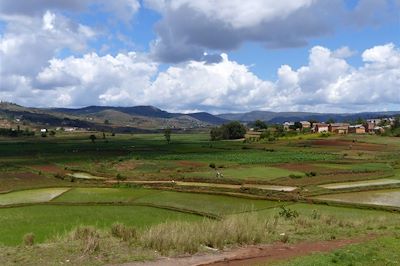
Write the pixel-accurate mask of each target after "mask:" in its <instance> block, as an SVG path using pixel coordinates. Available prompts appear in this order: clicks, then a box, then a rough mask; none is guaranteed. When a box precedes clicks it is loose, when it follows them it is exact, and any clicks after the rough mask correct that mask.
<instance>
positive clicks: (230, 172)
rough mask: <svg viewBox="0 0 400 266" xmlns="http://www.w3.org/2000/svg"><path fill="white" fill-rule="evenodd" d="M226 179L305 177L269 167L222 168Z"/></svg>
mask: <svg viewBox="0 0 400 266" xmlns="http://www.w3.org/2000/svg"><path fill="white" fill-rule="evenodd" d="M218 171H219V172H221V173H222V174H223V176H224V177H228V178H234V179H256V180H271V179H274V178H279V177H285V176H289V175H299V176H304V174H303V173H301V172H298V171H290V170H286V169H282V168H277V167H267V166H264V167H262V166H254V167H243V168H226V169H225V168H221V169H218ZM186 176H192V177H193V176H202V177H209V178H212V177H215V171H208V172H190V173H188V174H187V175H186Z"/></svg>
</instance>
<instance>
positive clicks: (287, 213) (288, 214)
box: [279, 206, 299, 220]
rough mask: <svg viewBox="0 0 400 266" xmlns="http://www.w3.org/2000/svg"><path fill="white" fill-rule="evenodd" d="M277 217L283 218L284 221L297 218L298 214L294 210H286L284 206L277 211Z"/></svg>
mask: <svg viewBox="0 0 400 266" xmlns="http://www.w3.org/2000/svg"><path fill="white" fill-rule="evenodd" d="M279 216H280V217H283V218H285V219H286V220H291V219H294V218H297V217H299V213H298V212H297V211H296V210H291V209H286V208H285V206H282V207H281V210H280V211H279Z"/></svg>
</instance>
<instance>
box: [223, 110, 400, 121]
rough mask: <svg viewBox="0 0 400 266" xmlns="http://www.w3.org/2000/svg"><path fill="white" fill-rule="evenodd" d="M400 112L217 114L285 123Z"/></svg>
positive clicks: (234, 118) (384, 115)
mask: <svg viewBox="0 0 400 266" xmlns="http://www.w3.org/2000/svg"><path fill="white" fill-rule="evenodd" d="M396 114H400V111H389V112H363V113H343V114H340V113H308V112H271V111H252V112H247V113H227V114H220V115H217V116H218V117H220V118H223V119H228V120H238V121H241V122H252V121H255V120H262V121H265V122H269V123H283V122H285V121H301V120H307V121H308V120H317V121H327V120H329V119H333V120H335V121H337V122H344V121H354V120H357V119H359V118H361V119H369V118H377V117H387V116H393V115H396Z"/></svg>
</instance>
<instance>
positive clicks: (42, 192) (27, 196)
mask: <svg viewBox="0 0 400 266" xmlns="http://www.w3.org/2000/svg"><path fill="white" fill-rule="evenodd" d="M66 191H68V188H40V189H33V190H21V191H16V192H9V193H5V194H0V206H1V205H10V204H22V203H39V202H46V201H50V200H52V199H53V198H55V197H57V196H59V195H61V194H62V193H64V192H66Z"/></svg>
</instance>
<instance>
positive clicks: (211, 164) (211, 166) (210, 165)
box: [208, 163, 216, 169]
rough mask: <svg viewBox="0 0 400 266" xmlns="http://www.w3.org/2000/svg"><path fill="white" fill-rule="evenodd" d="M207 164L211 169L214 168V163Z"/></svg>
mask: <svg viewBox="0 0 400 266" xmlns="http://www.w3.org/2000/svg"><path fill="white" fill-rule="evenodd" d="M208 166H209V167H210V168H212V169H215V168H216V166H215V163H210V164H209V165H208Z"/></svg>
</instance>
